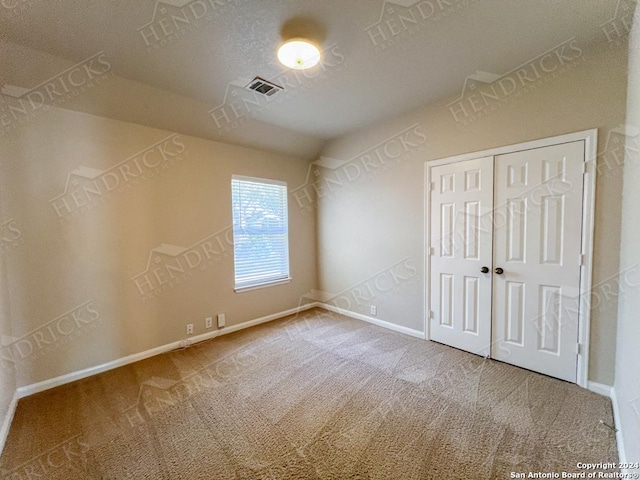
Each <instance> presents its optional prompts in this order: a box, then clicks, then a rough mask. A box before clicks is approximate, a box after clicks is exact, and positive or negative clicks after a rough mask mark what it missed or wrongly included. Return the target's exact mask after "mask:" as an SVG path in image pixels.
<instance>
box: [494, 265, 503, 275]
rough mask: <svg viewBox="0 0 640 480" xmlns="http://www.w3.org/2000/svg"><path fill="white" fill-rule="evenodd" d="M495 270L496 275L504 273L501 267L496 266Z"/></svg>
mask: <svg viewBox="0 0 640 480" xmlns="http://www.w3.org/2000/svg"><path fill="white" fill-rule="evenodd" d="M495 272H496V273H497V274H498V275H502V274H503V273H504V270H503V269H501V268H500V267H498V268H496V269H495Z"/></svg>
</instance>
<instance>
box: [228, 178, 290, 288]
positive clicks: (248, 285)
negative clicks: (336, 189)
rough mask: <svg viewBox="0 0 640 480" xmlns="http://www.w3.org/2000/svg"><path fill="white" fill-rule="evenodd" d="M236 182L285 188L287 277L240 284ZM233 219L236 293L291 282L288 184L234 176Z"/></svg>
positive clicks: (232, 179)
mask: <svg viewBox="0 0 640 480" xmlns="http://www.w3.org/2000/svg"><path fill="white" fill-rule="evenodd" d="M234 181H238V182H250V183H258V184H263V185H275V186H278V187H284V199H285V202H284V217H285V220H286V247H285V248H286V266H287V272H286V276H285V275H284V274H283V275H282V276H278V277H277V278H275V277H274V278H272V279H268V278H264V279H261V280H256V281H252V282H240V283H239V282H238V277H237V272H236V251H237V250H236V229H235V224H236V218H235V211H236V209H235V206H236V205H235V202H234V186H233V185H234ZM231 218H232V223H231V225H232V227H231V230H232V233H233V280H234V288H233V290H234V292H236V293H242V292H248V291H251V290H258V289H261V288H268V287H273V286H277V285H283V284H287V283H289V282H291V280H292V278H291V255H290V245H289V243H290V242H289V189H288V185H287V182H284V181H281V180H274V179H270V178H260V177H249V176H245V175H232V176H231Z"/></svg>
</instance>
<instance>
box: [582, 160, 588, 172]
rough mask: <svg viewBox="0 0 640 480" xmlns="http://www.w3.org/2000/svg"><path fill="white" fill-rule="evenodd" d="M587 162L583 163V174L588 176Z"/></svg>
mask: <svg viewBox="0 0 640 480" xmlns="http://www.w3.org/2000/svg"><path fill="white" fill-rule="evenodd" d="M587 170H588V169H587V162H582V174H583V175H586V174H587Z"/></svg>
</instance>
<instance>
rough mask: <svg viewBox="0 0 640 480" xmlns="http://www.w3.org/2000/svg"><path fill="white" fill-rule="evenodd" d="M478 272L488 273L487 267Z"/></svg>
mask: <svg viewBox="0 0 640 480" xmlns="http://www.w3.org/2000/svg"><path fill="white" fill-rule="evenodd" d="M480 271H481V272H482V273H489V267H482V268H481V269H480Z"/></svg>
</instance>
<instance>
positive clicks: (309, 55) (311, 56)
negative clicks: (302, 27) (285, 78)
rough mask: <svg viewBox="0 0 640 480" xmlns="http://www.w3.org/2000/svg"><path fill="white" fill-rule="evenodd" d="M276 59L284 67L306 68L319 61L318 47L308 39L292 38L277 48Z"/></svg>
mask: <svg viewBox="0 0 640 480" xmlns="http://www.w3.org/2000/svg"><path fill="white" fill-rule="evenodd" d="M278 60H280V63H282V64H283V65H284V66H285V67H289V68H293V69H294V70H306V69H307V68H311V67H313V66H315V65H317V64H318V62H320V49H319V48H318V47H316V46H315V45H314V44H313V43H311V42H309V41H308V40H305V39H302V38H294V39H292V40H288V41H286V42H285V43H283V44H282V46H281V47H280V48H279V49H278Z"/></svg>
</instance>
